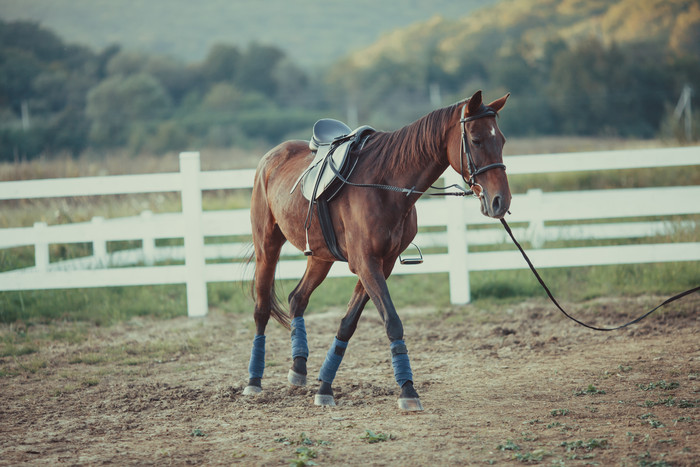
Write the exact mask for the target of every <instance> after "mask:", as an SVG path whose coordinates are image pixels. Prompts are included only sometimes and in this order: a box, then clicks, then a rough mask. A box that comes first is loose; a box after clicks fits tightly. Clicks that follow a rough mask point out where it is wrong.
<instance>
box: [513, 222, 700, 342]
mask: <svg viewBox="0 0 700 467" xmlns="http://www.w3.org/2000/svg"><path fill="white" fill-rule="evenodd" d="M501 224H503V228H504V229H506V232H508V235H510V238H511V240H513V243H514V244H515V246H516V247H518V250H520V253H521V254H522V255H523V258H525V262H527V265H528V266H530V270H531V271H532V273H533V274H534V275H535V277H536V278H537V280H538V281H539V283H540V285H541V286H542V288H543V289H544V291H545V292H547V295H548V296H549V299H550V300H551V301H552V303H554V305H555V306H556V307H557V308H559V311H561V312H562V313H564V316H566V317H567V318H569V319H570V320H572V321H574V322H576V323H578V324H580V325H581V326H584V327H587V328H588V329H593V330H594V331H616V330H618V329H622V328H626V327H627V326H629V325H631V324H635V323H638V322H640V321H641V320H643V319H644V318H646V317H647V316H649V315H650V314H652V313H653V312H655V311H656V310H658V309H659V308H661V307H662V306H665V305H668V304H669V303H671V302H674V301H676V300H678V299H679V298H683V297H685V296H686V295H690V294H691V293H694V292H697V291H699V290H700V287H694V288H692V289H690V290H686V291H685V292H681V293H679V294H677V295H674V296H673V297H671V298H669V299H667V300H666V301H664V302H663V303H662V304H660V305H658V306H657V307H656V308H654V309H652V310H650V311H647V312H646V313H644V314H643V315H642V316H640V317H639V318H636V319H634V320H632V321H630V322H629V323H625V324H623V325H621V326H616V327H614V328H599V327H596V326H591V325H590V324H586V323H584V322H581V321H579V320H577V319H576V318H574V317H573V316H571V315H570V314H568V313H567V312H566V311H564V309H563V308H562V307H561V305H559V302H557V299H556V298H554V295H552V292H550V290H549V287H547V284H545V283H544V281H543V280H542V278H541V277H540V275H539V273H538V272H537V269H535V266H533V265H532V262H531V261H530V258H528V257H527V255H526V254H525V251H524V250H523V247H521V246H520V243H518V241H517V240H516V239H515V236H514V235H513V231H512V230H510V226H509V225H508V223H507V222H506V220H505V219H503V218H502V219H501Z"/></svg>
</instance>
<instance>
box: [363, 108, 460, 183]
mask: <svg viewBox="0 0 700 467" xmlns="http://www.w3.org/2000/svg"><path fill="white" fill-rule="evenodd" d="M464 102H466V101H460V102H457V103H455V104H452V105H450V106H448V107H443V108H441V109H437V110H434V111H432V112H430V113H429V114H427V115H425V116H423V117H421V118H419V119H418V120H416V121H415V122H413V123H410V124H408V125H406V126H405V127H403V128H399V129H398V130H396V131H392V132H377V133H375V134H374V135H373V136H372V137H371V138H370V139H369V140H368V142H367V144H365V147H364V150H365V151H368V152H367V155H366V156H363V157H368V158H370V159H371V160H372V161H374V163H375V164H376V165H377V168H378V169H380V170H382V171H389V172H397V171H403V170H405V169H407V168H408V167H415V166H420V165H424V163H426V162H433V161H435V160H436V157H437V156H438V155H439V154H440V153H441V150H442V149H444V148H443V147H441V146H442V144H443V143H444V141H443V136H444V135H445V133H446V131H447V125H448V124H449V123H450V120H451V119H452V118H453V115H454V113H455V112H456V111H457V107H459V106H460V105H463V104H464Z"/></svg>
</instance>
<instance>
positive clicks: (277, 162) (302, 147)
mask: <svg viewBox="0 0 700 467" xmlns="http://www.w3.org/2000/svg"><path fill="white" fill-rule="evenodd" d="M310 157H311V150H310V149H309V142H308V141H301V140H292V141H285V142H284V143H280V144H278V145H277V146H275V147H274V148H272V149H270V150H269V151H268V152H267V153H266V154H265V155H264V156H263V157H262V159H260V162H259V163H258V169H257V174H258V176H263V178H264V179H265V180H268V181H269V180H270V179H271V178H272V179H273V180H277V179H284V178H287V177H289V176H293V175H294V174H295V173H296V176H299V174H300V173H301V172H302V171H303V170H304V169H305V168H306V166H308V164H309V162H310V160H311V159H310Z"/></svg>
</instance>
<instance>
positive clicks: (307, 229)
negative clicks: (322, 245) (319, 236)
mask: <svg viewBox="0 0 700 467" xmlns="http://www.w3.org/2000/svg"><path fill="white" fill-rule="evenodd" d="M305 230H306V249H305V250H304V256H311V255H313V254H314V253H313V251H311V248H310V247H309V228H308V227H306V229H305Z"/></svg>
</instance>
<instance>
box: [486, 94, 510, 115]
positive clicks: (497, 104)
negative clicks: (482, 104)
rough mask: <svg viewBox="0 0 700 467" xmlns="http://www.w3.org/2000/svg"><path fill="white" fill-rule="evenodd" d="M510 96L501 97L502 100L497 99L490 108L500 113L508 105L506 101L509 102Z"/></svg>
mask: <svg viewBox="0 0 700 467" xmlns="http://www.w3.org/2000/svg"><path fill="white" fill-rule="evenodd" d="M509 96H510V93H508V94H506V95H505V96H503V97H501V98H500V99H496V100H495V101H493V102H491V103H490V104H489V105H488V107H491V108H492V109H493V110H495V111H496V112H498V111H499V110H501V109H502V108H503V106H504V105H506V101H507V100H508V97H509Z"/></svg>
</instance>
